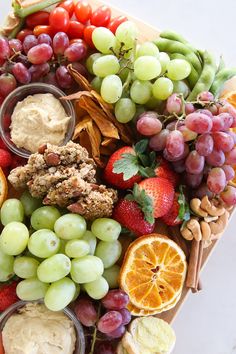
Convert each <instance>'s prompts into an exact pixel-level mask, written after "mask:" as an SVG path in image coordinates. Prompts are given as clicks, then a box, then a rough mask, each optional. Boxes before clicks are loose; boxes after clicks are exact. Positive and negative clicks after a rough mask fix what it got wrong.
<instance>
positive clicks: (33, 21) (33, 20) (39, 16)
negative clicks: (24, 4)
mask: <svg viewBox="0 0 236 354" xmlns="http://www.w3.org/2000/svg"><path fill="white" fill-rule="evenodd" d="M48 24H49V13H48V12H46V11H38V12H36V13H35V14H32V15H29V16H27V18H26V25H27V27H29V28H34V27H35V26H39V25H48Z"/></svg>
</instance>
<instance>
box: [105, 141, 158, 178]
mask: <svg viewBox="0 0 236 354" xmlns="http://www.w3.org/2000/svg"><path fill="white" fill-rule="evenodd" d="M147 149H148V139H142V140H140V141H139V142H138V143H137V144H136V145H134V153H133V154H131V153H127V154H122V155H121V157H122V158H121V159H120V160H117V161H116V162H115V163H114V167H113V170H112V172H113V173H117V174H120V173H123V179H124V181H127V180H129V179H130V178H132V177H133V176H135V175H137V174H140V175H141V176H143V177H146V178H148V177H155V171H154V169H155V167H156V153H155V152H154V151H152V152H150V153H149V152H147Z"/></svg>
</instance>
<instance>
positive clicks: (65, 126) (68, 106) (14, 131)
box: [0, 83, 75, 158]
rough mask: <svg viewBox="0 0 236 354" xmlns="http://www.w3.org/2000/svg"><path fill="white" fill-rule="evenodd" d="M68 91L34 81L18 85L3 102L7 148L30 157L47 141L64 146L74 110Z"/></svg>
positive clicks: (0, 122) (1, 124) (0, 123)
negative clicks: (66, 92) (66, 96)
mask: <svg viewBox="0 0 236 354" xmlns="http://www.w3.org/2000/svg"><path fill="white" fill-rule="evenodd" d="M63 96H65V93H64V92H62V91H61V90H60V89H58V88H57V87H55V86H53V85H48V84H44V83H33V84H29V85H24V86H20V87H18V88H17V89H16V90H14V91H13V92H11V93H10V94H9V96H7V98H6V99H5V101H4V102H3V104H2V107H1V111H0V133H1V136H2V138H3V140H4V142H5V144H6V145H7V146H8V148H9V149H10V150H11V151H12V152H14V153H15V154H17V155H19V156H21V157H24V158H28V157H29V156H30V155H31V154H33V153H35V152H37V151H38V148H39V147H40V146H42V145H44V144H47V143H50V144H53V145H57V146H61V145H65V144H67V143H68V141H69V140H71V138H72V135H73V132H74V128H75V111H74V108H73V105H72V103H71V102H70V101H67V100H61V99H60V98H61V97H63Z"/></svg>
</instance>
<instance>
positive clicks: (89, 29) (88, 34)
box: [84, 25, 96, 48]
mask: <svg viewBox="0 0 236 354" xmlns="http://www.w3.org/2000/svg"><path fill="white" fill-rule="evenodd" d="M95 28H96V26H93V25H89V26H86V27H85V29H84V40H85V42H86V43H87V44H88V45H89V47H90V48H95V45H94V44H93V40H92V34H93V31H94V30H95Z"/></svg>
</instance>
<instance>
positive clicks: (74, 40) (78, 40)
mask: <svg viewBox="0 0 236 354" xmlns="http://www.w3.org/2000/svg"><path fill="white" fill-rule="evenodd" d="M75 43H82V44H83V45H84V46H85V47H86V48H87V47H88V46H87V44H86V43H85V41H84V40H83V39H81V38H74V39H71V40H70V45H71V44H75Z"/></svg>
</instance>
